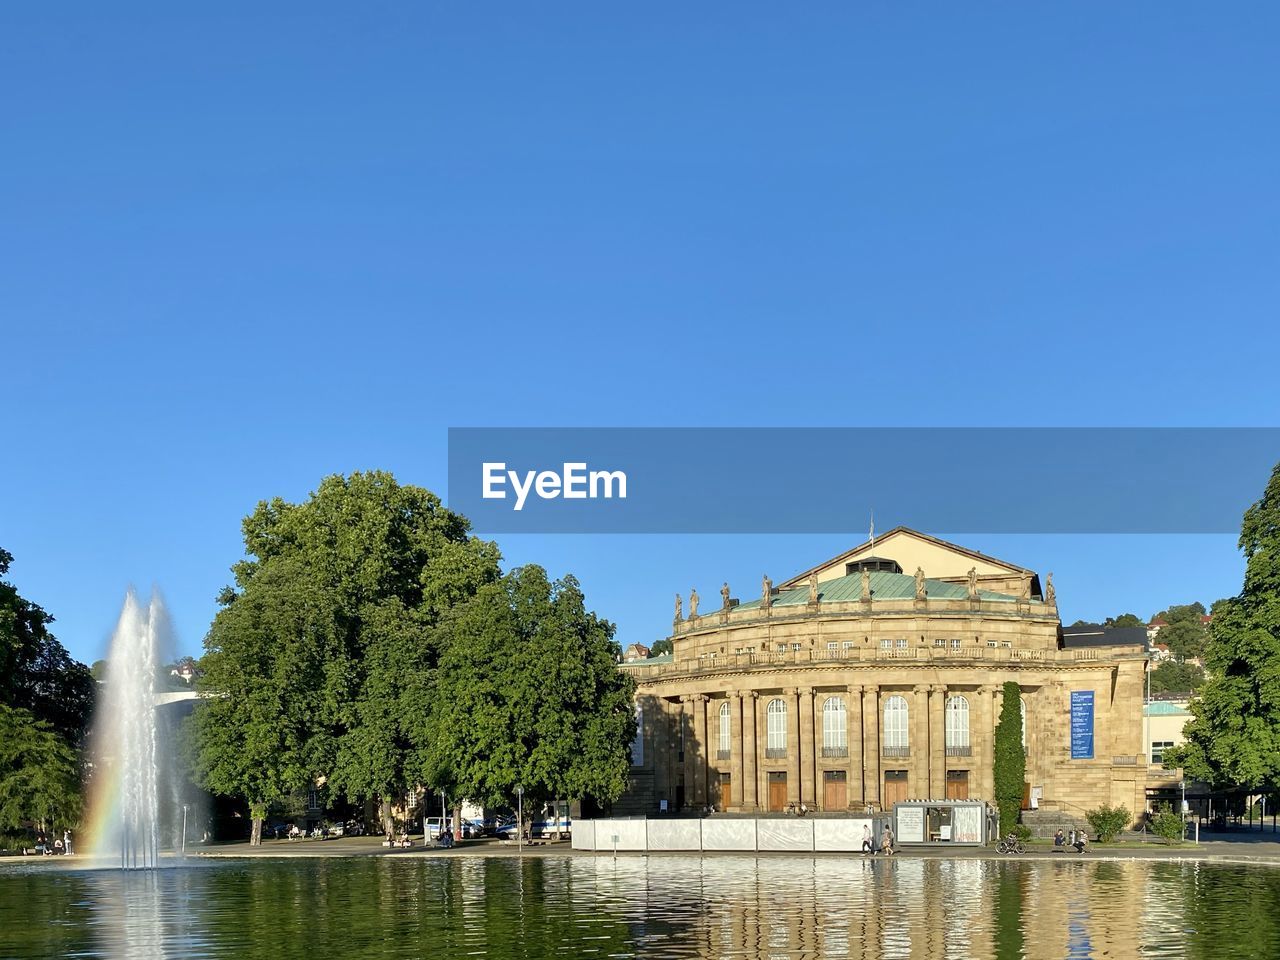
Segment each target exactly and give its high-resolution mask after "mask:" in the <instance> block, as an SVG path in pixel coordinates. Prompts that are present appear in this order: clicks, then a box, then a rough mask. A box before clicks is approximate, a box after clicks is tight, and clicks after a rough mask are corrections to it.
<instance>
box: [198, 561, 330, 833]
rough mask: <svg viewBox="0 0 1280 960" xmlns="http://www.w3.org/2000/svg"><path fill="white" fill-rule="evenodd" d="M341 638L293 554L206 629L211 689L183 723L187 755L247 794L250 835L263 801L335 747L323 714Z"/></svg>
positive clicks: (208, 775) (213, 778)
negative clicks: (327, 738) (327, 679)
mask: <svg viewBox="0 0 1280 960" xmlns="http://www.w3.org/2000/svg"><path fill="white" fill-rule="evenodd" d="M336 647H337V644H336V640H335V638H334V623H333V616H332V611H331V610H330V609H329V607H328V605H327V604H326V598H325V596H324V594H323V591H321V590H320V589H319V588H318V587H317V585H316V584H314V583H313V582H311V581H310V580H309V578H307V577H306V576H305V574H303V573H301V572H300V571H298V570H297V569H295V568H294V565H293V564H289V563H287V562H285V563H281V564H278V565H276V566H274V567H273V568H272V569H271V570H265V571H262V572H261V574H260V575H259V576H258V577H257V578H256V579H255V583H254V586H253V589H252V590H247V591H245V593H244V594H243V595H241V596H238V597H237V598H236V599H235V600H234V602H232V603H231V604H229V605H228V606H226V607H224V608H223V609H222V610H220V611H219V612H218V615H217V616H216V617H215V618H214V621H213V625H212V626H211V627H210V629H209V635H208V636H207V637H206V638H205V650H206V653H205V655H204V658H203V660H202V667H203V669H204V675H203V677H201V678H200V681H199V686H200V688H201V689H202V690H204V691H205V692H206V693H207V694H208V696H207V697H206V698H205V699H204V700H203V701H202V702H201V703H200V704H199V705H198V706H197V708H196V709H195V711H193V713H192V715H191V717H190V719H189V720H188V722H187V724H186V727H185V731H184V736H185V738H186V746H187V753H188V761H189V763H190V766H191V770H192V773H193V776H194V777H195V780H196V782H197V783H198V784H200V785H201V786H202V787H204V788H205V789H207V790H210V791H212V792H214V793H220V794H224V795H227V796H234V797H242V798H243V799H244V800H246V801H247V802H248V804H249V814H250V817H251V818H252V820H253V828H252V834H251V839H250V842H251V843H253V844H257V843H260V842H261V837H262V821H263V819H264V818H265V817H266V815H267V808H268V807H269V806H270V805H271V804H272V803H277V802H280V801H282V800H283V799H284V798H285V797H286V796H288V794H289V793H290V792H291V791H295V790H300V789H303V788H305V787H306V786H308V785H309V784H310V783H311V782H312V781H313V779H314V777H315V776H317V774H318V772H319V771H320V770H321V769H322V766H323V758H324V757H325V756H327V755H328V754H329V753H330V752H331V749H328V750H327V749H326V746H328V744H326V742H325V733H326V730H325V729H324V727H323V726H322V725H321V724H319V723H318V720H319V718H320V717H321V715H322V714H323V708H324V704H323V687H324V680H325V675H326V670H327V669H328V665H329V664H328V660H329V657H330V656H331V655H332V654H333V653H334V652H335V651H336Z"/></svg>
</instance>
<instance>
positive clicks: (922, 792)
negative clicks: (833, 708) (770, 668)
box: [654, 683, 1001, 812]
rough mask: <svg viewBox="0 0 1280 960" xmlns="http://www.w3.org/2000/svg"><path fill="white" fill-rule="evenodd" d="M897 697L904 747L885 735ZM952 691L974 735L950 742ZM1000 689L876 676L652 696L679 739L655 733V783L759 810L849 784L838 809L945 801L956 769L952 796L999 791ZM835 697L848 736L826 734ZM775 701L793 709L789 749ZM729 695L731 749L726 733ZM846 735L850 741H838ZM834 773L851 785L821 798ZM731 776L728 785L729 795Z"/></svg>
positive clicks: (812, 804)
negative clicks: (995, 753)
mask: <svg viewBox="0 0 1280 960" xmlns="http://www.w3.org/2000/svg"><path fill="white" fill-rule="evenodd" d="M893 696H898V697H902V698H903V699H904V700H905V701H906V704H907V720H908V727H907V742H906V746H905V748H904V747H902V746H897V745H892V746H888V747H887V746H886V745H885V743H884V731H883V724H884V716H885V703H886V701H887V699H888V698H889V697H893ZM953 696H961V697H964V698H965V701H966V702H967V707H968V710H967V711H966V713H967V721H968V730H967V737H965V736H959V735H958V736H957V737H956V740H957V742H956V743H955V744H953V745H952V748H951V749H950V750H949V749H948V748H947V732H946V723H947V721H946V704H947V701H948V699H949V698H951V697H953ZM1000 696H1001V688H1000V687H999V686H997V685H990V684H983V685H975V684H967V685H966V684H942V683H915V684H901V683H883V684H879V683H877V684H845V685H822V686H794V687H781V688H761V689H752V690H733V691H728V692H725V691H716V692H711V693H692V694H684V695H680V696H675V697H665V698H656V704H657V705H658V709H659V710H660V711H661V713H662V714H664V715H665V720H666V721H667V723H666V727H667V729H668V730H669V731H670V732H671V737H672V740H673V742H670V743H666V742H665V739H664V738H662V737H661V736H660V737H659V739H658V740H657V742H656V743H655V747H656V749H657V751H658V755H657V757H656V758H655V759H656V760H657V763H656V764H655V769H656V781H655V784H654V785H655V788H656V792H657V795H658V797H659V798H665V799H667V801H668V807H669V809H675V808H677V807H679V806H680V805H681V804H683V806H684V807H686V808H694V809H700V808H703V807H707V806H715V807H716V808H717V809H722V810H725V809H727V810H730V811H741V812H754V811H761V810H770V809H777V808H778V807H779V806H784V807H785V806H786V805H791V804H797V805H798V804H804V805H806V806H807V807H809V808H811V809H815V810H822V809H825V808H826V807H827V805H828V801H829V800H830V799H831V798H832V797H838V796H840V795H841V793H843V796H844V798H845V802H844V804H843V806H842V807H841V809H847V810H864V809H865V808H866V807H867V806H868V805H870V806H874V807H877V808H879V807H887V806H889V805H890V804H891V803H892V802H894V801H895V800H902V799H941V798H943V797H945V796H947V794H948V789H947V784H948V773H949V772H951V774H952V776H953V777H954V778H955V779H954V780H953V783H952V793H953V794H964V795H967V796H968V797H970V798H980V799H991V798H992V797H993V795H994V789H993V786H994V785H993V781H992V753H991V750H992V741H993V732H994V727H995V723H996V720H997V719H998V716H999V704H1000ZM832 697H840V698H841V699H842V700H843V704H844V711H843V714H844V721H845V725H844V734H845V736H844V737H843V738H840V737H838V736H836V735H835V732H834V730H833V731H832V734H833V735H832V736H831V737H829V738H827V739H826V740H824V721H823V717H824V707H825V706H826V704H827V701H828V700H829V699H830V698H832ZM774 701H781V703H782V705H783V707H784V708H785V729H786V739H785V751H784V750H779V749H774V750H770V749H769V746H770V743H769V704H770V703H772V702H774ZM726 705H727V706H728V724H729V727H728V737H727V740H728V743H727V746H728V750H727V751H725V750H723V749H722V747H723V746H724V744H723V742H722V739H721V733H720V731H721V721H720V717H721V710H722V709H723V708H724V707H725V706H726ZM776 709H777V708H776V707H775V710H776ZM656 719H659V720H662V719H664V717H658V718H656ZM776 722H777V721H776V720H775V723H776ZM840 739H843V741H844V742H843V743H842V744H841V743H838V742H830V741H839V740H840ZM775 747H776V744H775ZM726 753H727V755H726ZM779 753H781V754H783V755H781V756H778V755H777V754H779ZM770 754H774V755H773V756H771V755H770ZM886 771H891V772H892V773H891V776H892V780H893V782H892V783H891V784H886V778H885V774H886ZM771 774H773V775H774V776H772V777H771V776H770V775H771ZM904 774H905V778H904V776H903V775H904ZM779 775H782V776H779ZM828 775H829V776H830V778H831V781H832V783H833V786H835V785H836V784H838V783H839V782H840V780H841V779H842V780H843V785H844V786H843V791H841V790H840V789H838V788H837V789H833V790H832V791H831V793H830V795H827V796H824V793H825V791H824V788H823V784H824V781H825V780H826V778H827V777H828ZM725 779H727V781H728V788H729V789H728V792H727V794H728V795H727V796H722V795H721V790H720V786H721V785H722V784H723V782H724V780H725ZM784 780H785V794H784V793H783V788H782V783H783V781H784ZM771 782H772V784H773V786H772V787H771V786H770V784H771ZM886 793H887V794H888V795H886Z"/></svg>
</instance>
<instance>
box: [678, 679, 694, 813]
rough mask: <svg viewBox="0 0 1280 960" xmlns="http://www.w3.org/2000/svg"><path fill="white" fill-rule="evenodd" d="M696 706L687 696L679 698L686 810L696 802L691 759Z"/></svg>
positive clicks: (692, 755)
mask: <svg viewBox="0 0 1280 960" xmlns="http://www.w3.org/2000/svg"><path fill="white" fill-rule="evenodd" d="M694 706H696V704H695V703H694V702H693V697H690V696H688V695H685V696H682V697H681V698H680V744H681V749H682V750H683V751H684V805H685V808H686V809H688V808H690V807H693V806H694V805H695V804H696V803H697V800H696V798H695V796H694V780H695V773H694V769H695V767H694V762H693V758H694V757H695V756H696V755H697V752H698V750H697V745H696V744H695V743H694V738H693V708H694Z"/></svg>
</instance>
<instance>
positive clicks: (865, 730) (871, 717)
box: [862, 686, 880, 806]
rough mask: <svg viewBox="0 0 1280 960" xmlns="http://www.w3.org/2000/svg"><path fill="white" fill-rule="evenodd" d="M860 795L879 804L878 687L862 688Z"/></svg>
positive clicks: (866, 801)
mask: <svg viewBox="0 0 1280 960" xmlns="http://www.w3.org/2000/svg"><path fill="white" fill-rule="evenodd" d="M862 791H863V793H862V796H863V801H864V803H872V804H875V805H876V806H879V805H880V688H879V687H875V686H871V687H863V689H862Z"/></svg>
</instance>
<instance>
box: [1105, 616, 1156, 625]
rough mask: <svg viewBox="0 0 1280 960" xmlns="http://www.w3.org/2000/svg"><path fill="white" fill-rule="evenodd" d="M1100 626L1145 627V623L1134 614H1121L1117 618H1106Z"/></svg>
mask: <svg viewBox="0 0 1280 960" xmlns="http://www.w3.org/2000/svg"><path fill="white" fill-rule="evenodd" d="M1102 625H1103V626H1104V627H1145V626H1146V623H1144V622H1143V621H1142V618H1140V617H1139V616H1138V615H1137V614H1136V613H1122V614H1120V616H1118V617H1107V619H1106V620H1104V621H1103V623H1102Z"/></svg>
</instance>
